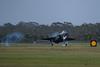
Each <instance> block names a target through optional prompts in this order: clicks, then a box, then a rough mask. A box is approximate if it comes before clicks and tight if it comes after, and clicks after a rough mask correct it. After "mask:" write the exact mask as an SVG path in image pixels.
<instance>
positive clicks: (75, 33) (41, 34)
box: [0, 21, 100, 42]
mask: <svg viewBox="0 0 100 67" xmlns="http://www.w3.org/2000/svg"><path fill="white" fill-rule="evenodd" d="M62 30H66V31H67V32H69V34H70V37H73V38H75V40H77V41H88V40H91V39H96V40H98V41H100V23H94V24H93V23H83V24H81V25H73V24H72V23H71V22H63V23H62V22H53V23H52V24H50V25H45V24H39V23H37V22H23V21H21V22H19V23H18V24H16V25H13V24H11V23H5V24H4V25H1V26H0V38H2V37H4V36H5V35H7V34H9V33H12V32H21V33H23V34H24V40H23V42H33V41H36V40H39V39H42V38H46V37H48V34H50V33H53V32H61V31H62Z"/></svg>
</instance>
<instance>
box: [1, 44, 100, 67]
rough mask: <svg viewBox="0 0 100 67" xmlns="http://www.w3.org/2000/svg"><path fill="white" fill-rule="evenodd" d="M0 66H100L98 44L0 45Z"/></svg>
mask: <svg viewBox="0 0 100 67" xmlns="http://www.w3.org/2000/svg"><path fill="white" fill-rule="evenodd" d="M25 45H26V44H25ZM0 67H100V46H99V45H98V46H97V47H90V46H89V45H88V44H86V45H83V44H81V43H80V44H78V45H76V44H75V45H70V46H68V47H62V46H59V45H58V46H57V45H56V46H54V47H50V46H42V45H41V46H39V45H38V46H32V47H26V46H24V47H22V46H21V47H20V46H18V47H17V46H15V47H0Z"/></svg>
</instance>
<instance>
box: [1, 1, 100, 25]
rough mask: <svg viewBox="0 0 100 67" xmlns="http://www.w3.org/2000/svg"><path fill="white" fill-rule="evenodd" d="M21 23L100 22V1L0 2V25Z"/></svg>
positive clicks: (75, 23)
mask: <svg viewBox="0 0 100 67" xmlns="http://www.w3.org/2000/svg"><path fill="white" fill-rule="evenodd" d="M20 21H26V22H27V21H35V22H38V23H40V24H51V23H52V22H57V21H60V22H64V21H69V22H72V23H73V24H74V25H80V24H82V23H84V22H86V23H90V22H91V23H96V22H100V0H0V25H2V24H4V23H7V22H11V23H12V24H17V23H18V22H20Z"/></svg>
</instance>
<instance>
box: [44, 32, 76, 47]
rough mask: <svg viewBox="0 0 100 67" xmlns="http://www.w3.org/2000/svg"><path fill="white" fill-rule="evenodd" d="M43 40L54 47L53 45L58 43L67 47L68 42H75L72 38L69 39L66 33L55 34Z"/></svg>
mask: <svg viewBox="0 0 100 67" xmlns="http://www.w3.org/2000/svg"><path fill="white" fill-rule="evenodd" d="M43 40H49V41H50V43H51V46H53V45H54V43H56V44H58V43H60V42H63V43H64V45H65V46H67V45H68V41H71V40H75V39H74V38H70V37H69V33H68V32H66V31H62V32H55V33H52V34H50V35H49V37H48V38H43Z"/></svg>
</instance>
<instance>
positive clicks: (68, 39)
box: [66, 38, 75, 41]
mask: <svg viewBox="0 0 100 67" xmlns="http://www.w3.org/2000/svg"><path fill="white" fill-rule="evenodd" d="M66 40H67V41H70V40H75V39H74V38H67V39H66Z"/></svg>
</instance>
